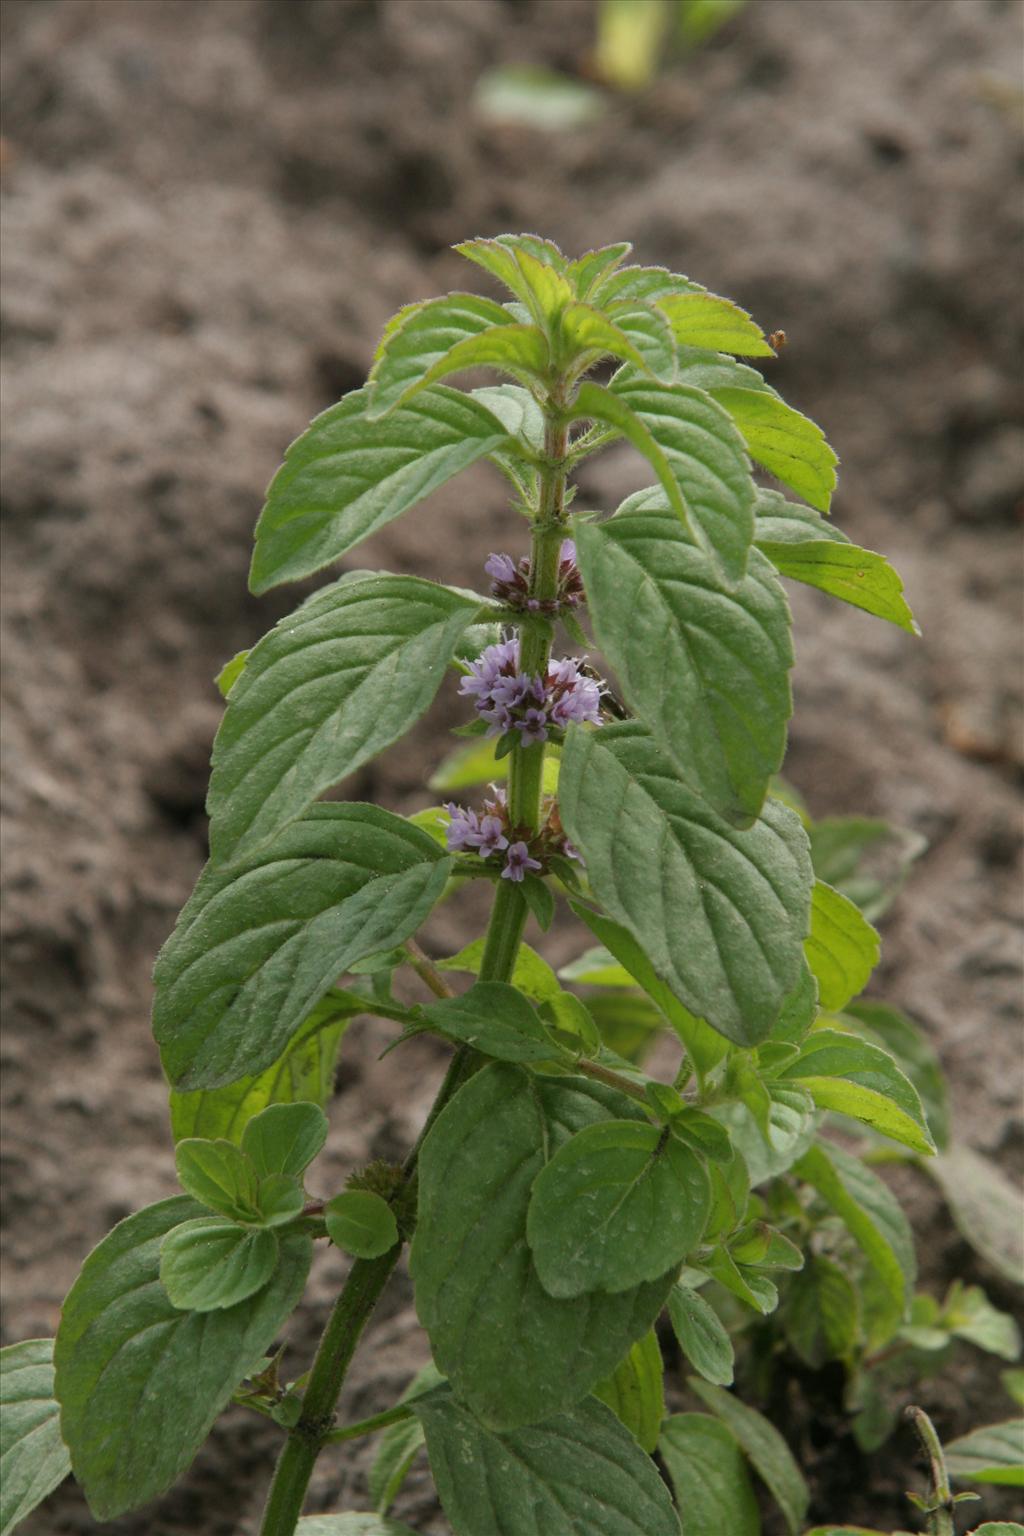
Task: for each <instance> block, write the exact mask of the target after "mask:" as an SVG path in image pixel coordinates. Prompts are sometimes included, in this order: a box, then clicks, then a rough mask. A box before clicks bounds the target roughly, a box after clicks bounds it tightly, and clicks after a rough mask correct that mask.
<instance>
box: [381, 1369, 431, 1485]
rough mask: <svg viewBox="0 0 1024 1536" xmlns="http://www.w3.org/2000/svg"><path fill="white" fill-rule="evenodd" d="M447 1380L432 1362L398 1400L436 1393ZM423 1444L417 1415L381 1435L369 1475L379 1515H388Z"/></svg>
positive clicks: (421, 1427) (410, 1399)
mask: <svg viewBox="0 0 1024 1536" xmlns="http://www.w3.org/2000/svg"><path fill="white" fill-rule="evenodd" d="M443 1381H444V1377H443V1376H442V1375H441V1373H440V1371H439V1370H438V1369H437V1366H436V1365H435V1364H434V1363H433V1361H431V1362H430V1363H429V1364H428V1365H425V1366H424V1367H423V1369H422V1370H421V1371H417V1372H416V1375H415V1376H414V1377H413V1379H412V1381H410V1383H409V1385H408V1386H407V1387H406V1389H405V1391H404V1392H403V1393H402V1395H401V1397H400V1398H399V1399H398V1401H399V1402H400V1403H408V1402H411V1401H412V1399H413V1398H414V1397H422V1396H423V1394H424V1393H425V1392H432V1391H433V1389H434V1388H435V1387H438V1386H440V1385H441V1384H442V1383H443ZM422 1444H423V1425H422V1424H421V1423H420V1421H419V1419H417V1418H409V1419H401V1420H399V1422H398V1423H397V1424H389V1425H388V1427H387V1428H386V1429H385V1430H384V1431H383V1433H382V1434H381V1436H380V1439H379V1440H378V1441H377V1451H376V1454H375V1456H374V1458H373V1465H372V1467H371V1468H370V1476H369V1485H370V1498H371V1499H372V1500H373V1504H374V1508H375V1509H376V1510H377V1513H378V1514H381V1515H386V1514H387V1512H388V1510H389V1509H390V1507H391V1505H392V1503H393V1502H394V1499H395V1495H396V1494H397V1493H398V1490H399V1488H401V1486H402V1484H403V1483H404V1482H405V1479H406V1476H407V1474H408V1472H409V1469H410V1467H411V1466H412V1463H413V1460H414V1459H415V1456H416V1452H417V1451H418V1450H419V1448H420V1446H421V1445H422Z"/></svg>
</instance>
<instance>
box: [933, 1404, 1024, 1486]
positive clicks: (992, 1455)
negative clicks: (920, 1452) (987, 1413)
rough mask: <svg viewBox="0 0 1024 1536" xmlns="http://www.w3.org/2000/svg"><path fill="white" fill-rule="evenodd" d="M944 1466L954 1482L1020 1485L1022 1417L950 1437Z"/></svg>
mask: <svg viewBox="0 0 1024 1536" xmlns="http://www.w3.org/2000/svg"><path fill="white" fill-rule="evenodd" d="M945 1451H946V1467H947V1469H948V1471H949V1475H950V1477H952V1478H955V1479H956V1481H957V1482H958V1483H999V1484H1002V1485H1003V1486H1004V1487H1007V1488H1024V1419H1006V1420H1004V1422H1003V1423H1002V1424H986V1425H985V1426H984V1428H983V1429H974V1430H972V1431H971V1433H970V1434H967V1435H961V1437H960V1439H959V1440H951V1441H950V1443H949V1444H948V1445H947V1446H946V1447H945Z"/></svg>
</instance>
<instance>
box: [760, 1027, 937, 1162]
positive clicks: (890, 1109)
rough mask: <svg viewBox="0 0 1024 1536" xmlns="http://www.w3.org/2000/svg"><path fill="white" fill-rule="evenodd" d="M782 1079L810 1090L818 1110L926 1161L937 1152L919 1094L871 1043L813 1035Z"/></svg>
mask: <svg viewBox="0 0 1024 1536" xmlns="http://www.w3.org/2000/svg"><path fill="white" fill-rule="evenodd" d="M779 1079H780V1081H787V1082H796V1083H799V1084H800V1086H801V1087H803V1088H806V1089H807V1091H808V1092H809V1093H810V1095H811V1097H812V1099H813V1100H814V1102H815V1104H817V1106H818V1108H819V1109H832V1110H835V1111H837V1112H838V1113H839V1114H843V1115H852V1117H853V1118H854V1119H855V1120H862V1121H863V1122H864V1124H865V1125H870V1126H871V1128H872V1130H875V1131H880V1132H881V1133H882V1135H883V1136H890V1137H892V1139H893V1140H894V1141H899V1142H902V1143H903V1145H904V1146H907V1147H911V1148H912V1149H913V1150H914V1151H915V1152H921V1153H923V1154H924V1156H925V1157H928V1156H930V1155H931V1154H932V1153H933V1152H934V1151H935V1143H934V1141H933V1140H932V1137H931V1132H930V1131H929V1129H928V1121H927V1119H926V1118H925V1113H924V1109H923V1108H922V1106H921V1100H920V1098H919V1097H918V1093H917V1089H916V1088H915V1087H914V1085H913V1084H912V1083H911V1082H910V1081H909V1079H908V1078H907V1077H905V1076H904V1074H903V1073H902V1072H901V1071H900V1069H899V1067H898V1066H897V1065H896V1063H895V1061H893V1059H892V1057H891V1056H890V1055H889V1053H888V1051H883V1050H882V1049H881V1048H880V1047H879V1046H877V1045H872V1044H871V1043H870V1042H869V1041H867V1040H862V1039H860V1038H859V1037H858V1036H856V1035H847V1034H844V1033H842V1032H841V1031H839V1030H836V1029H816V1030H812V1032H811V1034H810V1035H808V1037H807V1039H806V1040H805V1041H804V1043H803V1045H802V1046H801V1048H800V1054H799V1055H798V1056H797V1057H796V1058H795V1060H793V1061H791V1062H790V1063H789V1065H788V1066H786V1067H785V1068H784V1069H783V1070H782V1072H781V1073H780V1074H779Z"/></svg>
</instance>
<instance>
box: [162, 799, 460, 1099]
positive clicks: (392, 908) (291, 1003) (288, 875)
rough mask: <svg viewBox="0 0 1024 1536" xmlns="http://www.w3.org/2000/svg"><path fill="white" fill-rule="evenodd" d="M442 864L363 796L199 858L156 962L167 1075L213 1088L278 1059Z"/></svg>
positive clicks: (424, 905)
mask: <svg viewBox="0 0 1024 1536" xmlns="http://www.w3.org/2000/svg"><path fill="white" fill-rule="evenodd" d="M450 867H451V861H450V859H448V858H446V857H445V856H444V854H443V853H442V852H441V850H440V849H439V848H438V846H437V844H436V843H435V842H434V841H433V839H432V838H430V837H428V836H427V834H426V833H425V832H421V831H419V830H418V828H416V827H411V826H410V825H409V824H408V822H406V821H403V819H402V818H401V817H399V816H392V815H391V814H390V813H389V812H387V811H382V810H379V809H378V808H377V807H376V806H370V805H318V806H314V807H312V808H311V809H310V810H309V811H308V812H307V813H306V815H305V816H303V817H301V818H300V819H299V820H298V821H295V822H293V823H292V824H291V826H289V827H286V828H285V830H284V831H283V832H282V833H281V834H280V836H279V837H278V838H277V839H276V840H275V842H274V845H273V847H272V848H270V849H269V850H267V851H266V852H264V853H262V854H259V855H255V856H253V857H252V858H251V859H249V860H246V861H244V862H242V863H240V864H237V865H233V866H232V867H231V868H229V869H227V870H224V869H219V868H216V867H212V866H210V865H208V866H207V868H206V869H205V871H204V872H203V874H202V875H201V876H200V878H199V882H198V884H197V886H196V888H195V891H194V892H193V894H192V896H191V897H190V899H189V901H188V902H187V904H186V905H185V907H184V909H183V911H182V913H181V916H180V917H179V918H178V923H177V926H176V928H175V930H174V932H173V933H172V934H171V937H170V938H169V939H168V941H167V943H166V944H165V945H164V947H163V949H162V950H161V952H160V956H159V958H158V960H157V964H156V970H155V973H154V979H155V982H156V1005H155V1008H154V1012H153V1033H154V1034H155V1036H156V1039H157V1042H158V1044H159V1045H160V1048H161V1058H162V1060H163V1064H164V1070H165V1071H166V1073H167V1075H168V1077H169V1078H170V1080H171V1082H172V1084H174V1086H175V1087H177V1088H179V1089H194V1088H217V1087H220V1086H221V1085H222V1084H224V1083H230V1082H234V1081H235V1080H237V1079H238V1078H240V1077H243V1076H252V1075H253V1074H255V1073H258V1072H262V1071H263V1070H264V1069H265V1068H267V1067H269V1066H270V1065H271V1063H272V1062H275V1061H277V1060H278V1058H279V1057H280V1056H281V1055H282V1053H283V1052H284V1050H285V1048H286V1047H287V1045H288V1043H289V1041H290V1040H291V1038H292V1036H293V1035H294V1034H295V1033H296V1032H297V1030H299V1029H300V1027H301V1026H302V1024H303V1023H304V1021H305V1020H306V1019H307V1017H308V1016H309V1013H310V1010H311V1009H312V1008H313V1006H314V1005H315V1003H316V1002H317V1000H318V999H319V998H320V997H322V996H323V994H324V993H325V992H326V991H327V989H328V987H329V986H330V985H331V983H332V982H333V981H334V979H335V978H336V977H337V976H338V975H339V973H340V972H342V971H344V970H346V969H347V967H348V966H350V965H352V964H353V963H354V962H355V961H357V960H361V959H363V958H364V956H366V955H372V954H374V953H375V952H376V951H377V950H382V949H390V948H392V947H393V946H394V945H396V944H400V943H401V942H402V941H403V940H404V939H406V938H408V936H409V935H410V934H411V933H413V932H414V931H415V930H416V929H417V928H418V927H419V925H420V923H421V922H422V921H423V919H424V918H425V917H426V915H427V913H428V912H429V911H430V910H431V908H432V907H433V906H434V904H435V902H436V901H437V899H438V897H439V896H440V894H441V892H442V890H443V889H444V884H445V880H446V878H447V875H448V870H449V869H450Z"/></svg>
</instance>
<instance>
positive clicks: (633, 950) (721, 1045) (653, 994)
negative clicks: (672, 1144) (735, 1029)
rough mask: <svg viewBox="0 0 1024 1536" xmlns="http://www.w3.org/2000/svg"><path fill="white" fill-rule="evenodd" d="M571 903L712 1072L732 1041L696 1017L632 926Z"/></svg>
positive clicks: (704, 1068)
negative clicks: (662, 974)
mask: <svg viewBox="0 0 1024 1536" xmlns="http://www.w3.org/2000/svg"><path fill="white" fill-rule="evenodd" d="M570 906H571V907H572V910H573V912H574V913H575V914H576V916H577V917H578V918H579V919H580V920H581V922H584V923H586V925H587V927H588V928H589V929H590V931H591V933H593V934H594V936H595V938H598V939H600V941H601V943H602V944H603V945H604V946H605V948H606V949H607V950H608V952H609V953H610V954H611V955H612V956H613V957H614V958H615V959H616V960H617V961H618V962H619V964H620V965H621V966H622V967H623V971H624V974H625V975H626V977H627V985H628V982H629V980H630V979H631V980H632V981H635V982H636V984H637V986H639V987H642V988H643V990H644V991H645V992H646V993H647V996H648V997H649V998H650V999H651V1001H652V1002H653V1003H655V1004H656V1005H657V1007H658V1009H659V1010H660V1012H661V1013H662V1014H663V1015H664V1017H665V1018H666V1019H667V1020H668V1022H669V1023H670V1024H671V1026H672V1028H673V1029H674V1030H675V1032H676V1034H677V1035H678V1036H679V1038H680V1040H681V1041H682V1042H683V1045H684V1046H685V1047H686V1050H687V1052H688V1054H689V1056H690V1060H691V1061H693V1062H694V1064H695V1065H696V1067H697V1070H698V1071H699V1072H702V1073H703V1072H710V1071H711V1069H712V1067H715V1066H717V1065H718V1063H719V1062H720V1061H721V1060H722V1057H723V1056H724V1055H725V1053H726V1051H727V1050H728V1049H729V1047H728V1043H727V1042H726V1040H725V1039H724V1038H723V1037H722V1035H720V1034H719V1033H718V1031H717V1030H714V1029H712V1028H711V1027H710V1025H708V1024H706V1023H705V1022H704V1020H703V1019H698V1018H696V1017H695V1016H694V1014H692V1013H691V1012H690V1010H689V1009H688V1008H685V1007H684V1006H683V1004H682V1003H681V1002H680V1001H679V999H678V998H677V997H676V996H675V994H674V993H673V992H672V989H671V988H670V987H668V986H667V985H666V984H665V982H663V981H662V980H661V977H660V976H658V975H657V974H656V972H655V970H654V967H653V965H652V964H651V962H650V960H649V959H648V958H647V956H646V954H645V953H644V951H643V949H642V948H641V946H640V944H639V943H638V942H637V940H636V939H634V937H633V935H632V934H631V933H630V932H629V930H628V928H624V927H623V926H622V925H621V923H613V922H612V920H611V918H610V917H604V916H603V915H602V914H601V913H600V912H594V911H592V910H591V908H590V907H585V906H583V904H582V903H581V902H575V901H574V902H571V903H570ZM576 979H577V980H581V979H582V978H576Z"/></svg>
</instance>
